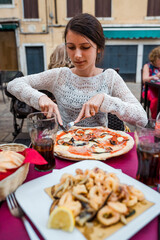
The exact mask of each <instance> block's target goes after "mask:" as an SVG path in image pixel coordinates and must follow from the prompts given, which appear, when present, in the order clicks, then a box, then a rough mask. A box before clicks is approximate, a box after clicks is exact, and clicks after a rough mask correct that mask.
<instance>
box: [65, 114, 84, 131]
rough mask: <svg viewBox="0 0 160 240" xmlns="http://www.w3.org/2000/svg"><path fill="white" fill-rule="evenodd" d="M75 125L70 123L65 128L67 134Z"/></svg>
mask: <svg viewBox="0 0 160 240" xmlns="http://www.w3.org/2000/svg"><path fill="white" fill-rule="evenodd" d="M85 118H86V117H83V118H82V119H81V120H80V121H79V122H81V121H82V120H84V119H85ZM74 124H75V123H74V122H69V123H67V125H66V126H65V130H66V132H68V131H69V129H70V128H71V127H73V126H74Z"/></svg>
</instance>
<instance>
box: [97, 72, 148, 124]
mask: <svg viewBox="0 0 160 240" xmlns="http://www.w3.org/2000/svg"><path fill="white" fill-rule="evenodd" d="M105 72H106V74H105V78H106V81H107V85H108V87H109V94H106V93H105V98H104V101H103V103H102V105H101V108H100V110H101V111H102V112H106V113H107V112H110V113H112V114H116V115H117V117H118V118H120V119H121V120H122V121H125V122H128V123H130V124H134V125H135V123H138V124H139V125H141V126H145V125H146V124H147V114H146V112H145V111H144V109H143V107H142V106H141V104H140V103H139V101H138V100H137V99H136V98H135V96H134V95H133V94H132V93H131V91H130V90H129V88H128V87H127V85H126V84H125V82H124V81H123V79H122V78H121V77H120V75H119V74H117V73H116V72H115V71H114V70H112V69H108V70H106V71H105Z"/></svg>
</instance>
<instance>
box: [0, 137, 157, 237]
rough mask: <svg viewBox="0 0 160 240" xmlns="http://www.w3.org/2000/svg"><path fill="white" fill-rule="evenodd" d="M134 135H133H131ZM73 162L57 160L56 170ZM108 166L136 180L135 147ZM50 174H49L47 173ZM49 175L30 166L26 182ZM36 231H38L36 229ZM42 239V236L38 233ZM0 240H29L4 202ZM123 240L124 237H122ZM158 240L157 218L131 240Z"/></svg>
mask: <svg viewBox="0 0 160 240" xmlns="http://www.w3.org/2000/svg"><path fill="white" fill-rule="evenodd" d="M131 135H132V134H131ZM74 163H75V162H73V161H66V160H62V159H58V158H56V169H61V168H63V167H66V166H68V165H71V164H74ZM105 163H106V164H108V165H110V166H111V167H114V168H117V169H122V171H123V173H125V174H127V175H129V176H131V177H133V178H135V177H136V172H137V166H138V160H137V154H136V148H135V146H134V147H133V149H132V150H131V151H129V152H128V153H126V154H124V155H122V156H119V157H115V158H111V159H109V160H106V161H105ZM47 173H49V172H47ZM47 173H42V172H38V171H36V170H34V166H33V165H30V170H29V174H28V176H27V179H26V181H30V180H33V179H35V178H38V177H40V176H43V175H45V174H47ZM35 230H36V229H35ZM37 234H38V235H39V238H40V239H43V238H42V236H41V235H40V234H39V233H38V231H37ZM0 239H1V240H10V239H12V240H29V237H28V234H27V232H26V230H25V228H24V226H23V223H22V221H21V220H20V219H17V218H15V217H13V216H12V215H11V214H10V212H9V210H8V207H7V204H6V201H4V202H3V204H2V206H1V207H0ZM122 239H123V237H122ZM143 239H145V240H150V239H152V240H158V220H157V218H155V219H154V220H153V221H151V222H150V223H149V224H148V225H146V226H145V227H144V228H143V229H141V230H140V231H139V232H138V233H137V234H135V235H134V236H133V237H132V238H131V240H143Z"/></svg>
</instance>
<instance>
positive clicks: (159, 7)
mask: <svg viewBox="0 0 160 240" xmlns="http://www.w3.org/2000/svg"><path fill="white" fill-rule="evenodd" d="M147 16H160V0H148V7H147Z"/></svg>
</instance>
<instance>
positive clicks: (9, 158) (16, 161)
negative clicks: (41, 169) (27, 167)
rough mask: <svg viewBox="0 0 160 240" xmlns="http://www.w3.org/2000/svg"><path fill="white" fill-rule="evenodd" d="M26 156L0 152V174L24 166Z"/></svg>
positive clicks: (8, 151) (12, 152) (11, 152)
mask: <svg viewBox="0 0 160 240" xmlns="http://www.w3.org/2000/svg"><path fill="white" fill-rule="evenodd" d="M23 161H24V156H23V155H21V154H19V153H17V152H14V151H10V150H7V151H2V152H0V172H6V171H7V169H14V168H18V167H20V166H21V165H22V163H23Z"/></svg>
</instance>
